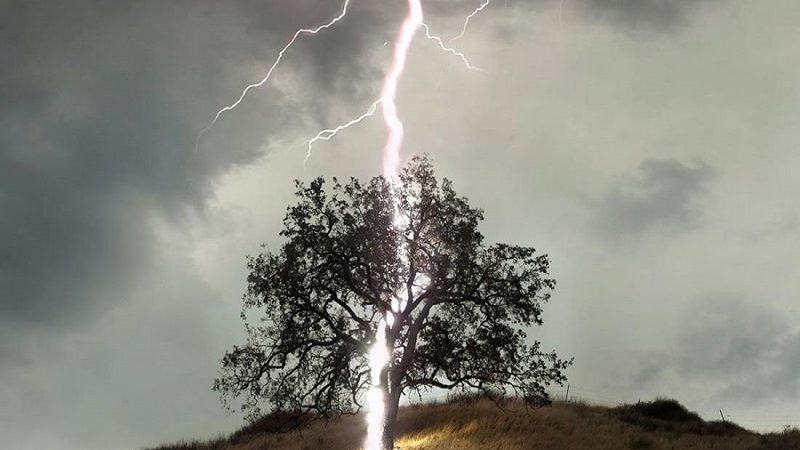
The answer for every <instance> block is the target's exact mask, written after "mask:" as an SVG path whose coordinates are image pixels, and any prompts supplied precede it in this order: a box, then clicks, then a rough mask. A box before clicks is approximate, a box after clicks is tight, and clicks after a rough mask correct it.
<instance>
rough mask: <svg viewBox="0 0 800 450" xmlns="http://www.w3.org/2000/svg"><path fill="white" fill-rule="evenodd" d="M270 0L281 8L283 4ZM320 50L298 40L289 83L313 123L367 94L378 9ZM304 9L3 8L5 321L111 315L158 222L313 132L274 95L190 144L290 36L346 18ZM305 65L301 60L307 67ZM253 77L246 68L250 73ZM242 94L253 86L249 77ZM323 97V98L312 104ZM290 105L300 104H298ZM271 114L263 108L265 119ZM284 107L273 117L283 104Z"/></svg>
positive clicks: (80, 4) (1, 262) (322, 7)
mask: <svg viewBox="0 0 800 450" xmlns="http://www.w3.org/2000/svg"><path fill="white" fill-rule="evenodd" d="M275 3H277V4H275ZM365 5H366V6H359V4H358V2H354V6H353V8H352V14H351V16H348V18H347V19H348V21H349V22H350V23H347V22H343V23H342V26H341V27H337V28H336V29H333V30H330V32H326V34H325V36H324V39H317V40H310V41H309V42H310V43H309V42H300V44H301V48H298V49H297V51H296V53H292V55H287V66H284V67H283V68H282V70H284V71H286V72H284V73H289V74H293V76H295V77H300V78H303V80H302V85H303V92H302V93H301V94H302V95H306V96H308V97H309V98H314V97H322V100H321V101H319V102H316V103H314V102H310V106H308V107H302V112H304V113H315V115H316V116H317V117H324V111H325V110H326V106H325V104H326V102H325V101H324V100H327V101H330V99H331V98H332V97H335V96H342V95H345V94H346V95H348V96H351V97H352V96H353V95H372V93H369V94H367V93H364V94H361V93H359V92H358V91H359V89H360V88H359V86H360V85H361V83H360V82H361V81H362V80H363V79H364V78H366V77H371V76H372V75H373V74H372V73H370V71H369V70H370V69H369V67H370V66H369V63H368V62H364V63H361V62H360V56H361V53H362V50H363V47H364V46H366V45H372V44H376V45H377V46H380V44H381V43H382V41H381V39H382V38H383V37H382V35H381V34H380V33H376V36H375V38H376V39H375V40H376V42H373V43H371V42H370V40H369V39H366V38H365V35H364V34H362V33H364V32H365V31H367V32H371V31H374V30H376V29H377V28H378V27H379V25H380V23H381V22H380V20H381V18H380V17H379V15H380V11H379V10H378V9H377V8H376V7H375V6H370V5H371V3H367V4H365ZM333 6H334V5H333V4H332V3H331V2H323V1H311V0H307V1H301V2H255V1H244V2H239V3H233V2H225V3H224V4H222V3H221V2H203V3H200V2H170V3H163V2H137V3H133V4H125V5H121V4H114V5H111V4H109V3H108V2H92V1H73V2H56V3H53V2H10V3H7V4H6V5H5V6H4V9H3V13H2V16H1V17H0V21H1V23H0V30H2V31H0V33H2V39H1V41H2V43H0V50H2V51H0V64H1V65H2V67H3V69H2V72H0V99H2V100H0V101H2V102H3V105H2V107H3V115H2V117H0V208H2V210H0V235H1V236H3V239H2V240H0V292H3V296H2V300H0V317H2V318H3V320H5V321H11V320H24V321H28V322H33V323H36V322H42V323H60V322H64V321H68V320H69V319H71V318H75V317H83V316H84V315H86V314H90V312H91V310H93V309H94V308H95V307H102V306H103V305H110V304H113V303H114V302H115V301H116V300H117V299H118V298H119V297H120V296H122V295H123V293H124V292H125V290H126V286H128V285H129V284H130V283H134V282H135V274H136V272H137V270H138V268H139V267H141V266H143V265H145V264H146V262H147V261H148V259H149V258H150V255H151V254H152V253H153V252H154V251H155V249H153V248H151V245H152V243H151V235H150V231H149V226H150V222H149V221H150V220H151V219H152V218H153V217H154V216H164V217H168V218H170V219H172V220H180V218H181V217H182V215H183V214H184V213H185V212H186V210H187V209H202V208H203V204H204V199H205V197H206V196H207V195H208V193H209V192H210V183H211V181H212V180H213V179H214V177H215V176H216V175H217V174H220V173H222V172H224V171H225V170H227V169H228V168H229V167H231V166H232V165H235V164H241V163H245V162H248V161H251V160H253V158H255V157H256V156H257V149H258V148H259V146H260V145H261V144H262V143H263V142H264V141H265V140H269V139H270V138H273V137H276V136H277V135H278V134H276V133H275V130H280V131H281V133H285V132H287V131H291V130H292V129H296V128H297V127H300V126H303V125H304V123H303V122H302V121H301V120H299V119H298V117H299V114H298V113H299V112H300V110H301V107H300V106H297V104H296V103H295V102H293V101H292V99H290V98H288V97H287V95H288V94H285V93H283V92H281V91H280V90H278V89H275V88H274V87H270V88H267V89H264V90H262V91H259V92H256V93H254V95H252V96H251V97H250V98H248V100H247V101H246V102H245V103H244V104H243V105H242V108H241V109H242V111H241V114H236V113H233V114H236V120H235V121H234V120H227V119H229V117H227V116H226V117H224V118H223V120H221V121H220V122H219V124H218V127H217V129H215V130H214V132H212V133H209V135H208V137H207V139H206V140H205V141H204V142H203V146H202V148H201V151H200V152H199V153H198V154H196V155H194V154H193V153H192V144H193V141H194V136H195V133H196V132H197V130H198V129H199V128H201V127H202V126H203V125H205V123H207V121H208V120H210V118H211V117H212V116H213V113H214V112H215V111H216V110H217V109H218V108H219V107H220V106H221V105H224V104H226V103H228V102H230V101H232V100H233V99H235V98H236V95H237V94H238V93H239V90H240V89H241V87H242V84H243V80H242V79H241V74H239V73H237V72H236V70H237V69H238V68H239V67H242V65H243V63H248V62H251V61H257V62H258V63H257V65H259V66H261V67H266V66H267V64H268V63H270V62H271V61H272V58H274V57H275V56H276V51H277V49H278V48H280V46H281V45H283V44H285V42H286V41H287V39H288V38H289V37H290V36H291V35H292V33H293V32H294V30H296V29H297V28H299V27H301V26H309V25H316V24H319V23H323V22H324V21H326V20H327V19H328V18H330V17H331V16H332V15H334V14H336V13H337V12H338V9H339V8H340V7H341V6H340V5H336V7H333ZM298 55H302V57H301V56H298ZM250 64H251V65H252V63H250ZM245 81H247V82H249V81H251V80H245ZM318 92H319V93H322V92H325V93H328V94H327V95H328V97H324V96H317V94H316V93H318ZM292 95H297V94H296V93H292ZM265 104H269V105H271V107H262V108H256V106H264V105H265ZM276 104H278V105H280V108H275V107H274V105H276Z"/></svg>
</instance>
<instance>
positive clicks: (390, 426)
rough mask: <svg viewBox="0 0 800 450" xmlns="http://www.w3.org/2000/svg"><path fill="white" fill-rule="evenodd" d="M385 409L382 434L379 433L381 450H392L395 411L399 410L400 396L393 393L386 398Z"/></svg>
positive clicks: (395, 419) (395, 420)
mask: <svg viewBox="0 0 800 450" xmlns="http://www.w3.org/2000/svg"><path fill="white" fill-rule="evenodd" d="M385 398H386V403H385V405H384V407H385V408H386V409H385V411H384V413H385V416H384V423H383V432H382V433H381V446H382V448H383V450H394V432H395V425H396V423H397V411H398V409H399V403H400V395H397V394H396V393H395V392H392V393H390V394H388V395H387V396H386V397H385Z"/></svg>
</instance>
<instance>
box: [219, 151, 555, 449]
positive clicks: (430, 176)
mask: <svg viewBox="0 0 800 450" xmlns="http://www.w3.org/2000/svg"><path fill="white" fill-rule="evenodd" d="M296 185H297V192H296V197H297V199H298V201H297V204H295V205H294V206H291V207H289V208H288V211H287V214H286V217H285V219H284V222H283V223H284V230H283V231H282V232H281V233H280V234H281V236H283V238H284V239H285V242H284V243H283V244H282V247H281V248H280V251H278V252H264V253H262V254H260V255H259V256H257V257H249V258H248V269H249V270H250V273H249V276H248V278H247V281H248V290H247V294H246V295H245V296H244V308H243V312H242V317H243V318H246V317H245V313H246V312H247V310H250V309H257V310H259V311H260V314H261V316H260V317H259V321H258V323H257V324H252V323H250V322H248V321H247V320H246V321H245V329H246V332H247V342H246V344H244V345H242V346H235V347H234V348H233V349H232V350H230V351H228V352H227V353H226V354H225V356H224V358H223V359H222V372H221V375H220V378H218V379H217V380H215V383H214V389H215V390H217V391H219V392H220V393H221V395H222V398H223V401H225V402H226V404H228V405H230V400H233V399H235V398H239V397H244V398H243V400H242V405H241V408H242V410H243V411H245V412H246V413H248V417H249V418H251V419H252V418H255V417H257V416H258V415H259V414H260V410H259V404H260V403H261V402H263V401H267V402H268V403H270V404H271V405H272V406H273V407H275V408H277V409H284V410H293V411H301V412H313V413H314V414H317V415H319V416H321V417H323V418H329V417H332V416H334V415H337V414H343V413H354V412H357V411H359V410H360V409H361V408H362V406H363V402H364V397H365V395H364V394H365V392H366V390H367V388H368V387H369V385H370V383H371V382H375V381H373V380H370V368H369V357H368V356H369V351H370V347H371V346H372V345H373V344H374V343H375V342H376V336H377V334H376V333H378V332H383V331H379V326H378V323H379V322H380V321H381V319H385V320H386V322H387V324H388V325H390V326H387V327H386V328H385V333H386V334H385V336H386V343H387V350H388V351H389V354H390V355H391V356H390V357H389V363H388V365H387V366H386V369H385V370H383V371H382V372H381V375H380V377H379V386H380V390H381V392H382V393H383V396H384V401H385V405H386V412H385V414H386V416H385V418H386V420H385V424H384V428H385V429H384V432H383V446H384V448H387V449H391V448H393V439H394V423H395V420H396V417H397V409H398V402H399V399H400V396H401V395H403V394H408V393H411V392H415V393H421V392H423V391H426V390H429V389H432V388H443V389H453V388H463V389H469V390H477V391H481V392H483V393H485V394H487V395H495V396H496V395H507V394H510V393H514V394H516V395H520V396H522V397H523V398H524V399H525V400H526V401H528V402H533V403H541V402H546V401H547V394H546V392H545V387H546V386H547V385H549V384H553V383H557V384H561V383H563V382H564V381H565V380H566V379H565V376H564V374H563V371H564V369H565V368H566V367H567V366H569V364H570V361H564V360H560V359H559V358H558V356H557V355H556V354H555V353H554V352H550V353H546V352H543V351H541V350H540V344H539V342H538V341H533V342H529V341H528V339H527V336H526V333H525V331H524V330H525V329H526V328H530V327H531V326H533V325H541V324H542V318H541V315H542V304H543V303H545V302H546V301H547V300H548V299H549V298H550V290H551V289H553V287H554V286H555V281H554V280H552V279H551V278H548V276H547V275H548V266H549V260H548V258H547V256H546V255H537V254H536V252H535V250H534V249H533V248H530V247H522V246H516V245H507V244H494V245H487V244H485V243H484V237H483V235H482V234H481V233H480V232H479V231H478V224H479V222H480V221H481V220H482V219H483V212H482V211H481V210H480V209H476V208H472V207H470V206H469V204H468V203H467V199H466V198H464V197H460V196H458V195H457V194H456V192H455V191H454V190H453V188H452V183H451V182H450V181H449V180H447V179H444V180H443V181H442V182H441V183H440V182H439V181H438V180H437V179H436V177H435V175H434V171H433V167H432V165H431V163H430V161H429V160H428V158H427V157H424V156H423V157H415V158H414V159H413V160H412V161H411V162H410V163H409V164H408V166H406V167H405V168H404V169H403V171H402V173H401V174H400V176H399V179H398V180H396V181H390V180H388V179H386V178H384V177H375V178H373V179H371V180H370V181H369V182H368V183H366V184H363V183H361V182H359V181H358V180H357V179H354V178H353V179H351V180H350V181H349V182H347V183H345V184H342V183H340V182H339V181H337V180H336V179H335V178H334V179H333V185H332V188H331V189H330V190H329V192H326V189H325V181H324V180H323V179H322V178H317V179H315V180H314V181H312V182H311V183H309V184H308V185H304V184H303V183H300V182H296ZM376 384H378V383H376Z"/></svg>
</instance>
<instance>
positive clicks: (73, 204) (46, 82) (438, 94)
mask: <svg viewBox="0 0 800 450" xmlns="http://www.w3.org/2000/svg"><path fill="white" fill-rule="evenodd" d="M479 3H480V2H478V1H470V0H428V1H423V5H424V8H425V12H426V21H427V23H428V24H429V25H430V26H431V29H432V31H433V32H434V33H436V34H439V35H441V36H442V37H444V38H449V37H452V36H455V35H457V34H458V33H459V32H460V30H461V27H462V24H463V20H464V17H465V16H466V15H467V14H469V13H470V12H471V11H472V10H473V9H474V8H475V7H476V6H478V4H479ZM404 7H405V4H404V2H401V1H388V0H381V1H375V0H370V1H365V0H352V9H351V10H350V13H349V14H348V16H347V17H346V18H345V20H343V21H342V22H340V23H339V24H337V26H336V27H335V28H332V29H330V30H327V31H325V32H324V33H323V34H320V35H319V36H317V37H315V38H314V39H307V38H303V39H301V40H300V41H298V42H297V45H295V46H293V47H292V49H291V50H290V51H289V52H287V54H286V58H285V60H284V61H283V64H282V65H281V66H279V68H278V70H277V71H276V72H275V75H274V78H273V79H272V80H271V82H270V83H267V84H266V85H265V86H264V87H262V88H260V89H258V90H255V91H252V92H251V95H249V96H248V97H247V99H246V100H245V101H244V102H243V103H242V104H241V105H240V106H239V107H238V108H237V109H236V110H234V111H232V112H229V113H227V114H225V115H223V116H222V118H221V119H220V120H219V121H218V122H217V124H216V125H215V126H214V128H212V129H211V130H210V131H209V132H208V133H206V134H205V135H204V137H203V139H202V141H201V142H200V146H199V147H198V148H197V150H195V148H194V143H195V137H196V135H197V133H198V131H199V130H200V129H202V128H203V127H204V126H205V125H206V124H208V123H209V121H210V120H211V119H212V118H213V116H214V114H215V113H216V111H217V110H219V108H220V107H222V106H224V105H226V104H229V103H231V102H232V101H234V100H235V99H236V98H237V97H238V96H239V93H240V92H241V89H242V88H243V87H244V86H246V85H247V84H249V83H251V82H253V81H257V80H260V79H261V78H262V77H263V75H264V73H265V72H266V70H267V68H268V67H269V65H270V64H271V63H272V61H273V60H274V58H275V57H276V56H277V52H278V51H279V50H280V48H281V47H283V45H284V44H285V43H286V42H287V41H288V39H290V38H291V36H292V34H293V33H294V31H295V30H296V29H298V28H301V27H307V26H314V25H319V24H321V23H324V22H326V21H327V20H329V19H330V18H331V17H333V16H334V15H336V14H337V13H338V12H339V10H340V8H341V3H340V2H339V1H334V0H291V1H290V0H275V1H251V0H240V1H228V2H214V1H210V0H209V1H201V0H196V1H191V2H189V1H178V0H175V1H170V2H156V1H143V2H128V3H121V2H102V1H99V0H94V1H93V0H71V1H68V2H53V1H51V2H46V1H14V0H5V1H3V2H2V7H1V8H0V36H2V38H0V104H2V108H1V109H0V447H2V448H18V449H87V450H92V449H133V448H142V447H145V446H147V445H155V444H158V443H163V442H167V441H174V440H178V439H181V438H184V437H185V438H204V437H210V436H213V435H215V434H216V433H223V432H229V431H232V430H233V429H235V428H236V427H237V426H238V425H240V424H241V421H242V418H241V416H239V415H231V414H228V413H226V412H225V410H224V409H223V408H222V407H221V406H220V403H219V401H218V397H217V394H216V393H214V392H212V391H211V384H212V382H213V379H214V378H215V377H216V376H217V370H218V368H219V359H220V358H221V356H222V354H223V353H224V351H225V350H226V349H228V348H230V347H231V346H232V345H234V344H237V343H239V342H240V341H241V339H242V336H243V333H242V324H241V320H240V319H239V311H240V306H241V296H242V294H243V293H244V290H245V287H246V280H245V277H246V274H247V272H246V267H245V257H246V255H249V254H257V253H258V252H259V251H261V247H260V245H261V244H264V245H265V246H266V248H267V249H269V248H273V249H274V248H277V246H278V245H279V243H280V240H279V239H278V232H279V231H280V228H281V220H282V218H283V215H284V213H285V208H286V206H287V205H289V204H290V203H291V201H292V192H293V180H294V179H303V180H308V179H311V178H313V177H316V176H319V175H323V176H326V177H331V176H340V177H349V176H356V177H360V178H362V179H366V178H369V177H372V176H376V175H379V174H380V168H381V148H382V145H383V142H384V140H385V130H384V128H383V126H382V123H381V120H380V119H379V118H378V117H374V118H372V119H370V120H368V121H365V122H364V123H363V124H361V125H360V126H358V127H354V128H351V129H348V130H346V131H345V132H343V133H341V134H340V135H339V136H338V137H337V138H336V139H335V140H333V141H330V142H323V143H320V144H318V145H317V146H316V147H315V148H314V151H313V153H312V155H311V157H310V159H309V160H308V163H307V165H305V167H304V164H303V159H304V158H305V151H306V150H305V141H306V140H307V139H309V138H310V137H313V136H314V135H315V134H316V133H317V131H319V130H320V129H322V128H328V127H330V126H332V125H336V124H338V123H341V122H342V121H346V120H348V119H349V118H351V117H354V116H357V115H359V114H360V113H362V112H363V111H364V110H366V109H367V107H368V106H369V104H370V102H371V101H372V100H373V99H374V98H376V97H377V96H378V93H379V91H380V87H381V81H382V77H383V73H384V70H385V67H386V66H387V62H388V60H389V57H390V54H391V45H389V44H386V42H388V41H390V40H391V39H392V37H393V36H394V34H395V33H396V31H397V29H398V27H399V24H400V21H401V20H402V16H403V14H404V12H405V11H404ZM798 19H800V4H798V3H797V2H796V1H794V0H773V1H771V2H751V1H747V0H704V1H689V0H675V1H669V2H667V1H663V0H636V1H634V0H563V1H562V2H559V1H558V0H493V2H492V3H491V4H490V5H489V6H488V7H487V8H486V9H485V10H484V11H483V12H481V14H480V15H478V16H476V17H475V18H474V19H473V20H472V22H471V23H470V28H469V30H468V32H467V34H466V36H465V37H464V38H463V39H460V40H458V41H456V42H454V43H453V45H454V46H455V47H456V48H458V49H459V50H461V51H463V52H464V53H465V54H466V55H467V56H468V57H469V58H470V60H471V61H472V63H473V64H474V65H476V66H478V67H480V68H482V69H483V71H482V72H475V71H469V70H467V69H465V68H464V67H463V65H462V64H461V62H460V61H459V60H458V59H457V58H454V57H452V56H451V55H448V54H446V53H444V52H442V51H441V50H439V49H438V48H437V47H436V45H435V44H434V43H432V42H430V41H427V40H426V39H425V38H424V36H418V37H417V38H416V40H415V41H414V43H413V46H412V49H411V54H410V59H409V62H408V67H407V72H406V75H405V77H404V78H403V80H402V82H401V86H400V92H399V98H398V102H399V109H400V113H401V116H402V118H403V119H404V121H405V125H406V131H407V139H406V143H405V146H404V149H403V157H404V158H405V159H408V158H410V157H411V156H412V155H414V154H420V153H424V152H426V153H428V154H429V155H430V156H431V158H432V159H433V162H434V165H435V168H436V170H437V173H438V175H439V176H442V177H447V178H450V179H451V180H453V182H454V186H455V189H456V190H457V191H458V192H459V193H461V194H463V195H465V196H467V197H468V198H469V199H470V201H471V204H472V205H474V206H478V207H481V208H483V209H484V210H485V216H486V220H485V221H484V222H483V224H482V226H481V230H482V231H483V233H484V234H485V236H486V237H487V240H488V241H489V242H507V243H515V244H521V245H530V246H534V247H536V248H537V249H538V250H540V251H542V252H544V253H547V254H549V255H550V257H551V259H552V261H553V266H552V269H553V270H552V274H553V276H554V278H556V280H557V282H558V286H557V288H556V290H555V291H554V293H553V298H552V299H551V302H550V303H549V304H548V305H547V307H546V309H545V313H544V320H545V325H544V326H543V327H541V328H539V329H535V330H532V331H531V334H532V336H534V337H535V338H537V339H540V340H542V342H543V346H544V347H545V348H553V349H556V350H557V351H558V352H559V354H560V355H562V356H573V357H574V358H575V363H574V365H573V367H571V368H570V369H569V371H568V373H567V375H568V377H569V380H570V386H571V389H572V392H575V393H577V394H578V395H583V396H585V397H586V398H589V399H590V400H596V401H603V402H617V401H636V400H638V399H646V398H651V397H654V396H657V395H664V396H669V397H674V398H677V399H678V400H680V401H681V402H682V403H684V404H685V405H687V406H688V407H689V408H691V409H694V410H697V411H699V412H700V413H702V414H703V415H704V416H706V417H709V418H713V417H714V416H715V414H716V413H717V411H718V410H720V409H722V410H723V411H725V413H726V416H727V417H730V418H731V419H732V420H734V421H738V422H739V423H741V424H743V425H745V426H751V427H761V428H764V427H772V428H777V429H779V428H780V427H782V426H783V425H785V424H790V423H791V424H794V425H798V424H799V423H800V412H798V409H800V378H798V375H797V374H799V373H800V303H798V302H797V301H796V299H797V295H798V293H799V292H800V281H799V280H800V277H798V276H797V274H798V273H797V265H796V255H797V254H798V252H800V239H798V237H800V236H799V235H800V213H798V210H799V209H798V207H799V206H800V200H798V197H797V195H796V192H798V191H800V177H799V176H798V170H800V154H798V153H797V152H796V148H797V142H798V141H800V127H797V123H798V119H800V52H798V51H797V44H796V43H797V42H800V28H798V27H797V25H796V24H797V21H798Z"/></svg>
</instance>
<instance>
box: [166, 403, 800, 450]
mask: <svg viewBox="0 0 800 450" xmlns="http://www.w3.org/2000/svg"><path fill="white" fill-rule="evenodd" d="M285 423H286V420H285V416H284V415H281V414H272V415H268V416H265V417H264V418H262V419H261V420H259V421H258V422H256V423H254V424H251V425H248V426H246V427H244V428H242V429H241V430H239V431H237V432H235V433H233V434H232V435H231V436H229V437H225V438H219V439H216V440H214V441H210V442H184V443H178V444H174V445H165V446H162V447H158V448H157V449H153V450H188V449H197V450H222V449H225V450H263V449H280V450H311V449H325V450H339V449H341V450H356V449H359V448H360V445H361V444H362V442H363V439H364V433H365V426H364V423H363V418H362V417H361V416H346V417H342V418H339V419H336V420H333V421H331V422H328V423H322V422H313V423H311V424H308V425H307V426H305V427H303V428H302V429H301V430H300V431H293V432H289V433H280V432H276V430H279V429H280V428H281V427H283V426H284V425H285ZM396 445H397V446H398V447H399V448H400V449H402V450H412V449H413V450H442V449H447V450H479V449H480V450H490V449H495V450H514V449H570V450H572V449H576V450H577V449H609V450H611V449H614V450H617V449H665V450H672V449H684V448H691V449H725V450H738V449H754V450H755V449H763V450H779V449H780V450H783V449H800V430H797V429H793V430H787V431H785V432H782V433H772V434H758V433H754V432H751V431H748V430H745V429H743V428H741V427H739V426H737V425H735V424H733V423H731V422H722V421H712V422H706V421H704V420H702V419H701V418H700V417H699V416H697V415H696V414H694V413H692V412H690V411H687V410H686V408H684V407H683V406H681V405H680V404H679V403H678V402H676V401H674V400H656V401H653V402H644V403H639V404H635V405H622V406H619V407H616V408H606V407H600V406H589V405H586V404H580V403H558V402H556V403H554V404H553V405H552V406H548V407H542V408H534V409H526V408H525V406H524V405H522V404H520V403H519V402H516V401H508V402H506V403H505V404H504V405H503V409H500V408H498V407H497V406H496V405H495V404H494V403H492V402H489V401H487V400H471V401H470V400H461V401H454V402H450V403H446V404H430V405H418V406H408V407H405V408H403V409H402V410H401V412H400V417H399V419H398V439H397V442H396Z"/></svg>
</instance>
